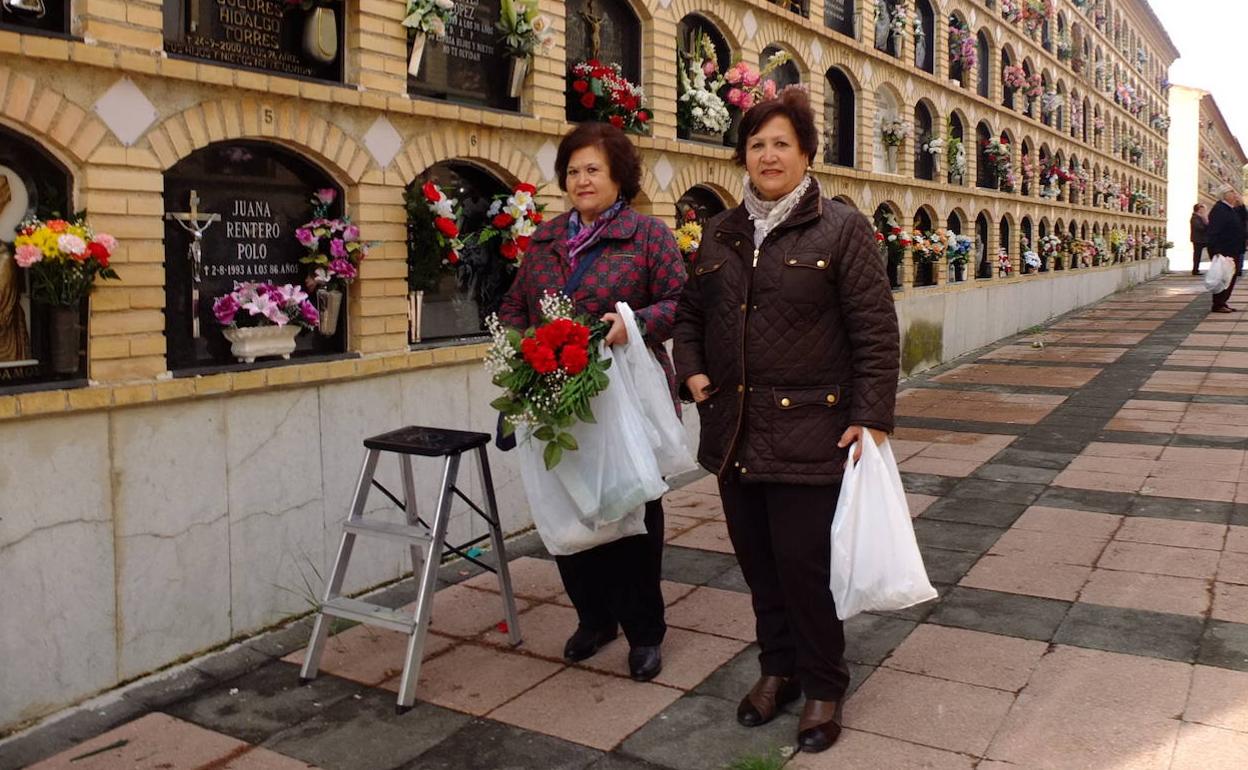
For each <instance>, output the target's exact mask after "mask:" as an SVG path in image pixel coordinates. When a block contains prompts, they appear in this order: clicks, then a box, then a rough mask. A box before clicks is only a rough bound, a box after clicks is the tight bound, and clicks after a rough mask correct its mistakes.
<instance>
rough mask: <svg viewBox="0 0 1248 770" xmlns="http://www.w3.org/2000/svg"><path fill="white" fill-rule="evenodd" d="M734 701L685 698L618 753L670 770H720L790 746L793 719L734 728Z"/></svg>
mask: <svg viewBox="0 0 1248 770" xmlns="http://www.w3.org/2000/svg"><path fill="white" fill-rule="evenodd" d="M736 703H737V701H736V700H732V701H726V700H722V699H720V698H712V697H709V696H706V695H692V694H691V695H686V696H684V697H683V698H681V699H680V700H678V701H676V702H675V703H673V704H672V705H671V706H668V707H667V708H666V709H664V710H663V712H662V713H660V714H659V715H658V716H656V717H655V718H654V719H651V720H650V721H649V722H647V723H646V724H645V725H643V726H642V727H641V729H639V730H638V731H637V732H635V733H633V734H632V735H631V736H629V737H628V739H627V740H625V741H624V743H623V744H622V745H621V746H620V749H619V751H620V753H622V754H625V755H628V756H632V757H636V758H638V759H643V760H645V761H647V762H652V763H654V764H656V765H659V766H661V767H667V768H672V769H673V770H723V768H725V767H727V766H728V765H730V764H731V763H732V762H734V761H736V760H738V759H741V758H742V757H747V756H757V755H760V754H769V753H772V752H775V751H777V750H779V749H780V748H781V747H784V746H788V745H791V744H792V743H793V740H794V737H795V735H796V732H797V717H795V716H793V715H790V714H784V713H781V714H779V715H778V716H777V717H776V718H775V719H774V720H772V721H771V722H769V723H768V724H765V725H763V726H762V727H753V728H746V727H742V726H740V725H738V724H737V720H736Z"/></svg>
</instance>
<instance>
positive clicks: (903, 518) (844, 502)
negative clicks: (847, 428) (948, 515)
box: [830, 435, 936, 620]
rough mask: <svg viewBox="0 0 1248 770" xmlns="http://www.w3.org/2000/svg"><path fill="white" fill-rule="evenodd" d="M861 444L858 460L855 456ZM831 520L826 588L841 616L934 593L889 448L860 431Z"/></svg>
mask: <svg viewBox="0 0 1248 770" xmlns="http://www.w3.org/2000/svg"><path fill="white" fill-rule="evenodd" d="M858 444H861V445H862V447H863V450H862V459H861V460H859V461H858V462H857V463H855V462H854V461H853V457H854V451H855V447H857V446H858ZM849 457H850V459H849V460H848V462H846V464H845V478H844V480H843V481H842V482H841V494H840V497H839V498H837V501H836V517H835V518H834V519H833V520H832V579H831V583H830V588H831V589H832V598H833V599H834V600H835V601H836V616H837V617H838V618H840V619H841V620H845V619H847V618H851V617H853V616H854V615H857V614H858V613H860V612H864V611H867V610H875V611H887V610H900V609H904V608H906V607H910V606H912V605H915V604H919V603H920V602H925V601H928V600H930V599H935V598H936V589H934V588H932V584H931V582H930V581H929V580H928V579H927V570H925V569H924V568H923V557H922V555H921V554H920V553H919V544H918V542H917V541H916V540H915V538H914V526H913V525H912V524H911V523H910V511H909V506H908V505H907V504H906V493H905V489H904V488H903V487H902V486H901V474H900V473H898V472H897V462H896V461H895V460H894V459H893V450H892V447H890V446H889V444H888V441H887V440H886V441H885V442H884V443H883V444H882V445H881V446H879V447H877V446H876V445H875V441H873V440H871V438H870V436H869V435H868V436H864V437H863V439H862V440H860V441H859V442H857V443H856V444H855V445H854V446H852V447H850V450H849Z"/></svg>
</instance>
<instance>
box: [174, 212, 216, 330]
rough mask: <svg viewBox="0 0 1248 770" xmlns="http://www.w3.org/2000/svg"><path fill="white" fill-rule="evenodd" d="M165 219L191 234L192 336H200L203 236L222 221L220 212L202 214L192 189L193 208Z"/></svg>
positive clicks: (188, 247)
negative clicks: (214, 223)
mask: <svg viewBox="0 0 1248 770" xmlns="http://www.w3.org/2000/svg"><path fill="white" fill-rule="evenodd" d="M165 219H172V220H173V221H174V222H177V223H178V224H179V225H181V226H182V229H183V230H185V231H187V232H188V233H190V234H191V242H190V244H189V245H188V246H187V247H186V256H187V257H188V258H190V260H191V336H192V337H194V338H196V339H198V338H199V282H200V279H201V278H202V270H201V265H202V257H203V244H202V242H203V238H204V231H205V230H207V229H208V228H209V227H211V226H212V223H213V222H220V221H221V215H220V214H200V213H199V193H198V192H196V191H195V190H191V210H190V211H184V212H177V213H175V212H170V213H168V214H165Z"/></svg>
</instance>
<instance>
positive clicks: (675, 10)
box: [668, 0, 746, 57]
mask: <svg viewBox="0 0 1248 770" xmlns="http://www.w3.org/2000/svg"><path fill="white" fill-rule="evenodd" d="M707 6H708V4H707V3H705V2H702V0H675V2H673V3H672V5H671V7H670V8H668V13H670V14H671V16H672V21H673V22H675V23H676V24H679V23H680V21H681V19H683V18H685V17H686V16H689V15H690V14H694V15H697V16H701V17H703V18H705V19H706V20H707V21H709V22H711V23H712V24H714V25H715V28H716V29H718V30H719V33H720V34H721V35H723V36H724V39H725V40H727V41H728V47H729V48H731V49H732V51H731V53H732V55H733V57H736V56H738V55H740V54H741V51H742V48H743V47H744V46H745V42H744V41H745V37H746V35H745V25H744V24H742V23H741V17H740V15H739V14H737V13H736V11H735V10H733V9H732V8H729V7H728V6H727V5H726V4H724V3H720V4H719V5H718V7H717V8H716V9H715V10H711V9H710V8H708V7H707Z"/></svg>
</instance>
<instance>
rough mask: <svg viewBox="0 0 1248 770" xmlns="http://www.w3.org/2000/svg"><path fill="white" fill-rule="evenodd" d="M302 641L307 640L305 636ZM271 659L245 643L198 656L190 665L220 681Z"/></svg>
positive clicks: (244, 672)
mask: <svg viewBox="0 0 1248 770" xmlns="http://www.w3.org/2000/svg"><path fill="white" fill-rule="evenodd" d="M304 642H305V643H306V642H307V639H306V638H305V639H304ZM271 660H272V658H271V657H270V656H269V655H267V654H265V653H263V652H261V651H260V650H257V649H255V648H253V647H249V646H248V645H246V644H240V645H238V646H237V647H235V648H233V649H231V650H224V651H222V652H218V653H214V654H212V655H208V656H205V657H203V658H198V659H196V660H195V662H194V663H192V664H191V665H192V667H194V668H197V669H199V670H200V671H202V672H204V673H205V674H207V675H208V676H210V677H212V678H213V679H216V680H217V681H219V682H222V681H225V680H227V679H233V678H234V677H236V676H242V675H243V674H246V673H247V672H249V671H255V670H256V669H258V668H260V667H261V666H263V665H264V664H266V663H268V662H269V661H271Z"/></svg>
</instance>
